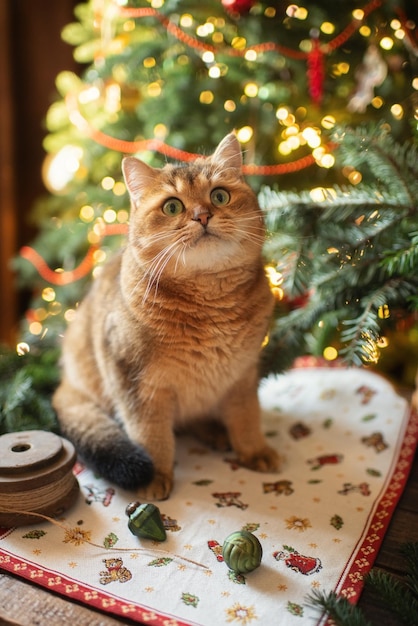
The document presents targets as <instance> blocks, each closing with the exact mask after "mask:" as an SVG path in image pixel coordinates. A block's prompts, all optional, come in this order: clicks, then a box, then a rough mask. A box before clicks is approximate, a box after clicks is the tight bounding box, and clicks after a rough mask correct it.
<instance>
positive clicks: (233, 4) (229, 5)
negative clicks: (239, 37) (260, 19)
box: [222, 0, 255, 15]
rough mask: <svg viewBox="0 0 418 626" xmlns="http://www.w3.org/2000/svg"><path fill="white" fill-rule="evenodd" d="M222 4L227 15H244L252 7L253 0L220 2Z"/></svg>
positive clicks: (224, 0) (223, 0) (225, 0)
mask: <svg viewBox="0 0 418 626" xmlns="http://www.w3.org/2000/svg"><path fill="white" fill-rule="evenodd" d="M222 4H223V6H224V7H225V9H226V10H227V11H228V13H232V14H234V13H235V14H236V15H245V13H248V11H249V10H250V9H251V7H253V6H254V4H255V2H254V0H222Z"/></svg>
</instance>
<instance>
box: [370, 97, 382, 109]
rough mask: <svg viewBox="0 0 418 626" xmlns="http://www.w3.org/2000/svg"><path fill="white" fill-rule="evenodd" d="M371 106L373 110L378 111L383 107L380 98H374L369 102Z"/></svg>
mask: <svg viewBox="0 0 418 626" xmlns="http://www.w3.org/2000/svg"><path fill="white" fill-rule="evenodd" d="M371 105H372V106H373V107H374V108H375V109H380V108H381V107H382V106H383V100H382V98H381V97H380V96H375V97H374V98H373V99H372V101H371Z"/></svg>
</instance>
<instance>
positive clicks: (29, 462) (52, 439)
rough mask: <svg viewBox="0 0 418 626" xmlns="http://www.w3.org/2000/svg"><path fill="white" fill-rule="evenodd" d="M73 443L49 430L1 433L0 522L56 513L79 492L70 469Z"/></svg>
mask: <svg viewBox="0 0 418 626" xmlns="http://www.w3.org/2000/svg"><path fill="white" fill-rule="evenodd" d="M75 458H76V453H75V450H74V447H73V445H72V444H71V443H70V442H69V441H67V440H65V439H63V438H62V437H59V436H58V435H55V434H54V433H51V432H46V431H43V430H26V431H22V432H16V433H7V434H5V435H2V436H1V437H0V525H1V526H2V527H5V528H9V527H13V526H22V525H26V524H34V523H37V522H39V518H40V516H49V517H56V516H58V515H61V514H62V513H63V512H64V511H65V510H66V509H67V508H68V507H70V506H71V505H72V504H73V502H74V500H75V499H76V497H77V495H78V493H79V485H78V482H77V479H76V478H75V476H74V474H73V473H72V468H73V466H74V463H75Z"/></svg>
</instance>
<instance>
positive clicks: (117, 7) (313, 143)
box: [21, 0, 418, 336]
mask: <svg viewBox="0 0 418 626" xmlns="http://www.w3.org/2000/svg"><path fill="white" fill-rule="evenodd" d="M148 2H149V6H148V7H143V8H130V7H129V6H127V4H128V1H127V0H95V2H94V3H93V8H94V25H95V28H96V30H97V31H98V32H99V33H100V46H99V47H98V48H97V49H96V51H95V63H101V62H102V61H103V59H104V58H105V57H106V55H107V54H112V53H115V52H118V51H119V52H120V46H121V45H127V44H126V41H125V43H123V44H121V38H120V37H118V36H115V24H118V28H119V29H122V33H124V35H126V36H127V37H128V36H129V34H130V33H132V32H134V31H135V29H136V28H138V27H139V26H138V24H139V22H140V21H141V20H142V19H143V18H148V19H150V18H153V19H155V20H156V22H159V23H160V25H161V27H162V28H164V29H165V30H166V31H167V32H168V33H170V35H171V36H174V37H175V38H176V39H177V40H178V41H179V42H181V43H182V44H183V45H185V46H186V47H187V48H188V49H189V50H190V52H191V53H192V52H193V54H199V55H200V56H201V59H202V60H203V62H204V64H205V66H206V68H207V74H208V77H209V78H211V79H213V80H217V79H218V78H220V77H222V76H224V75H225V74H226V73H227V71H228V67H227V64H226V63H225V60H224V59H225V57H228V56H230V57H237V56H239V57H242V58H243V59H246V60H248V61H254V60H256V59H257V58H258V57H259V56H260V55H262V54H263V53H264V52H266V51H269V52H277V53H278V54H280V55H282V56H284V57H289V58H292V59H294V60H298V61H300V62H301V63H304V64H305V66H306V73H307V84H308V90H309V93H310V97H311V100H312V102H313V103H316V104H318V102H319V101H320V100H321V97H322V87H323V86H322V83H323V80H324V64H325V60H326V59H327V57H329V56H330V55H331V53H332V52H334V51H335V50H336V49H337V48H339V47H341V46H343V45H344V43H346V42H347V41H348V39H349V38H350V37H351V36H352V35H353V34H354V33H359V34H360V35H361V36H362V37H364V38H365V39H368V38H370V37H371V35H372V31H371V28H370V27H369V26H368V25H367V23H366V21H365V19H366V17H367V16H368V15H370V14H371V13H372V12H373V11H375V10H376V9H377V8H378V7H379V6H380V5H381V4H382V1H381V0H371V1H369V2H366V3H365V5H364V7H363V8H356V9H354V10H353V12H352V15H351V19H350V21H349V23H348V24H347V26H346V27H345V28H344V29H343V30H342V31H341V32H340V33H336V32H335V30H336V26H335V25H334V24H333V23H331V22H330V21H324V22H323V23H322V24H321V25H320V27H319V29H318V33H316V34H315V36H309V37H308V38H306V39H302V40H301V41H299V42H298V45H297V46H295V48H288V47H284V46H282V45H280V44H279V43H278V42H275V41H266V42H259V43H257V44H253V45H248V44H247V41H246V40H245V38H243V37H242V36H240V35H239V33H237V35H236V37H234V38H233V39H232V41H231V42H230V44H227V43H226V41H225V38H224V35H223V28H224V26H225V19H224V18H220V17H211V16H208V17H207V18H205V21H204V22H203V23H200V22H197V21H196V19H195V18H194V17H193V16H192V15H191V14H189V13H184V14H179V15H178V16H177V19H176V22H174V21H170V19H168V18H167V17H166V16H165V15H164V14H163V13H162V12H161V11H160V9H161V8H162V7H163V6H164V0H148ZM264 15H265V16H266V17H267V18H274V17H275V15H276V9H275V8H274V7H273V6H267V7H266V8H265V9H264ZM286 15H287V16H288V17H291V18H293V19H297V20H301V21H304V20H306V19H307V18H308V15H309V10H308V9H307V8H305V7H303V6H300V5H297V4H289V5H288V7H287V9H286ZM389 26H390V34H388V32H387V31H385V34H384V35H382V36H381V38H380V39H379V41H378V47H379V48H380V49H381V50H382V51H389V50H391V49H392V47H393V46H394V43H395V41H396V40H398V41H403V42H404V44H405V46H415V45H416V44H415V43H414V42H413V40H412V35H411V33H412V28H413V26H414V25H413V24H410V23H408V22H407V21H406V20H405V19H404V18H403V17H402V16H399V18H398V17H395V18H394V19H392V21H391V22H390V25H389ZM321 36H326V37H328V39H327V40H326V43H321ZM330 37H332V38H331V39H330ZM375 40H376V33H374V41H375ZM220 54H222V59H223V60H222V62H221V61H218V60H217V59H218V57H219V56H220ZM143 63H144V67H153V65H154V64H155V63H156V60H155V59H154V58H153V57H147V58H145V59H144V61H143ZM327 71H330V72H331V74H332V75H333V76H334V77H336V76H342V75H344V74H347V73H348V72H349V71H350V64H349V62H348V61H344V62H335V63H333V64H331V67H330V68H328V69H327ZM66 77H67V80H68V81H69V83H70V87H69V88H68V89H67V93H66V95H65V98H64V105H65V108H66V114H67V116H68V119H69V121H70V123H71V125H72V126H73V127H74V128H75V129H76V130H77V131H78V132H79V133H80V135H81V136H82V137H84V138H86V137H87V138H89V139H90V140H91V141H93V142H95V143H97V144H99V145H100V146H102V147H105V148H107V149H109V150H113V151H116V152H119V153H121V154H127V153H131V154H138V153H141V152H147V151H151V152H159V153H161V154H163V155H165V156H167V157H170V158H173V159H176V160H178V161H190V160H193V159H194V158H195V157H196V155H195V154H193V153H190V152H187V151H184V150H180V149H178V148H175V147H173V146H171V145H169V144H168V143H166V142H165V138H166V136H167V134H168V129H167V128H166V126H165V125H164V123H159V124H156V126H155V128H154V137H152V138H149V139H142V138H141V139H132V140H127V139H125V138H119V137H117V136H112V135H111V134H109V133H105V132H103V131H102V130H100V128H98V127H96V126H95V123H94V116H93V120H92V119H91V118H90V117H89V113H88V111H89V110H91V109H89V105H91V104H92V103H96V105H97V108H98V109H101V110H102V112H103V114H104V115H105V116H107V119H108V120H112V119H117V118H118V115H119V114H120V112H121V111H123V105H124V103H123V94H122V92H121V88H120V84H118V83H117V82H116V81H114V82H112V81H109V82H108V83H104V84H103V85H101V86H100V87H99V86H98V85H97V84H87V83H83V81H81V80H80V79H78V78H76V77H72V78H69V73H66ZM145 87H146V91H147V95H148V97H149V98H156V97H159V96H160V95H161V89H162V86H161V83H159V82H158V80H156V81H152V82H150V83H149V84H148V85H146V86H145ZM412 89H414V90H418V78H415V79H414V80H413V82H412ZM262 91H263V85H260V84H258V83H257V81H256V80H255V79H249V80H248V81H246V82H244V84H243V93H242V97H243V98H246V99H251V98H256V97H260V95H262ZM213 98H214V93H213V92H212V91H211V90H210V89H208V88H205V89H203V90H202V91H201V93H200V96H199V100H200V103H202V104H210V103H211V102H212V101H213ZM383 104H384V100H383V97H382V96H373V97H372V99H371V100H370V106H372V107H374V108H375V109H380V108H381V107H382V106H383ZM223 107H224V109H225V111H230V112H231V111H233V110H234V108H235V107H236V102H235V101H234V100H233V99H232V98H231V99H229V100H226V101H225V102H224V104H223ZM390 111H391V114H392V116H393V118H394V119H397V120H399V119H402V117H403V116H404V109H403V106H402V104H401V103H394V104H392V106H391V109H390ZM60 114H61V115H62V110H61V112H60ZM51 115H53V113H51ZM275 117H276V119H277V124H278V127H279V128H280V129H281V131H280V133H279V136H280V138H279V141H278V144H277V152H278V155H279V157H280V159H282V160H283V159H285V162H284V163H283V162H282V163H276V164H267V165H265V164H261V165H260V164H255V163H245V165H244V173H245V174H247V175H261V176H280V175H282V174H286V173H289V172H295V171H298V170H301V169H304V168H307V167H311V166H315V165H316V166H318V167H321V168H326V169H327V168H332V167H333V166H334V164H335V158H334V155H333V145H332V144H330V143H327V142H326V141H325V140H324V136H323V131H326V130H330V129H332V128H333V126H334V125H335V123H336V120H335V118H334V117H333V116H332V115H330V114H326V115H324V116H323V117H322V119H321V121H320V124H319V125H313V124H310V123H309V121H308V111H307V108H306V107H303V106H299V107H295V108H293V107H292V106H290V105H288V104H283V105H280V106H278V107H277V109H276V111H275ZM236 134H237V137H238V139H239V141H240V143H241V144H242V145H243V146H244V147H245V145H246V144H247V143H249V142H250V141H251V140H252V138H253V135H254V128H253V127H252V126H251V125H249V124H248V125H245V126H242V127H241V128H237V129H236ZM301 148H303V150H304V151H305V152H306V150H308V151H309V154H305V155H304V156H302V157H295V154H297V152H298V151H299V150H300V149H301ZM82 163H83V148H82V147H81V145H75V144H74V145H72V144H68V145H65V146H63V147H62V148H61V149H59V150H58V151H57V152H56V153H55V154H51V155H49V156H48V157H47V159H46V161H45V166H44V169H43V177H44V181H45V185H46V187H47V188H48V189H49V190H50V191H51V192H52V193H57V194H59V193H63V192H64V191H65V189H66V187H67V186H68V185H69V184H70V182H71V181H72V179H73V178H74V177H75V176H76V175H77V172H78V171H79V170H80V168H82V167H83V165H82ZM342 174H343V175H344V176H346V178H347V180H348V182H349V183H350V184H352V185H356V184H358V183H360V182H361V179H362V176H361V173H360V172H359V171H357V170H355V169H354V168H350V167H347V168H345V169H344V170H343V172H342ZM100 185H101V187H102V188H103V189H104V190H106V191H109V192H111V193H113V195H114V197H115V198H118V197H125V196H126V188H125V185H124V183H123V181H122V180H116V179H114V178H113V177H112V176H107V175H106V176H103V179H102V180H101V182H100ZM310 193H311V196H312V198H313V200H314V201H321V200H322V199H323V197H324V195H323V190H322V189H321V188H314V189H312V190H311V191H310ZM79 219H80V220H81V222H83V223H84V224H86V225H88V226H89V231H88V235H87V237H88V243H89V244H90V248H89V250H88V252H87V254H86V256H85V258H84V259H83V260H82V261H81V262H80V263H79V265H78V266H77V267H75V268H72V269H70V270H66V269H64V268H62V267H59V268H55V269H51V268H50V267H49V266H48V265H47V263H46V262H45V260H44V259H43V257H42V256H41V255H40V254H39V253H38V252H37V251H36V250H34V249H33V248H31V247H30V246H25V247H24V248H23V249H22V250H21V256H22V257H23V258H25V259H27V260H28V261H29V262H30V263H32V264H33V265H34V266H35V268H36V269H37V271H38V273H39V275H40V276H41V277H42V278H43V279H44V280H45V281H46V282H47V283H48V285H47V286H46V287H44V289H43V291H42V300H43V301H44V303H45V306H41V307H39V308H38V309H31V310H29V311H28V312H27V322H28V328H29V332H30V333H31V334H32V335H34V336H43V335H44V334H45V333H46V332H47V326H48V318H49V317H50V316H52V315H58V314H61V313H63V311H62V305H61V304H60V302H59V301H58V299H57V291H56V289H55V287H63V286H65V285H68V284H70V283H72V282H74V281H77V280H79V279H81V278H83V277H85V276H87V275H89V274H90V273H93V276H94V275H95V273H97V272H98V271H100V268H101V266H102V264H103V263H104V261H105V260H106V256H107V253H106V251H105V250H103V249H102V242H103V240H104V238H105V237H107V236H109V235H115V234H118V235H121V234H125V233H126V231H127V223H128V220H129V212H128V209H127V208H122V209H115V208H112V207H111V206H108V207H107V208H106V209H105V210H104V211H102V212H101V213H100V214H97V211H96V210H95V208H94V206H92V205H91V204H84V205H83V206H81V208H80V211H79ZM266 272H267V275H268V278H269V281H270V284H271V288H272V291H273V293H274V295H275V297H276V298H277V299H281V298H283V296H284V294H283V291H282V289H281V287H280V285H281V282H282V277H281V275H279V274H278V273H277V272H276V270H275V269H274V268H272V267H268V268H266ZM73 314H74V310H73V309H72V308H71V309H68V310H67V311H64V318H65V319H66V320H67V321H70V320H71V319H72V316H73Z"/></svg>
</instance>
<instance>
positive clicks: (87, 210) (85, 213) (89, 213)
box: [79, 204, 94, 223]
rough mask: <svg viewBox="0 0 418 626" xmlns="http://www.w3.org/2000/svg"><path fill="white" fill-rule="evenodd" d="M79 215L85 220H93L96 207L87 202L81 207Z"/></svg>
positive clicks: (87, 221)
mask: <svg viewBox="0 0 418 626" xmlns="http://www.w3.org/2000/svg"><path fill="white" fill-rule="evenodd" d="M79 215H80V219H81V220H83V222H86V223H89V222H92V221H93V220H94V209H93V207H92V206H90V205H89V204H85V205H84V206H82V207H81V209H80V213H79Z"/></svg>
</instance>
